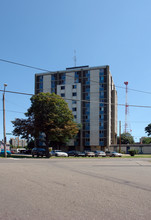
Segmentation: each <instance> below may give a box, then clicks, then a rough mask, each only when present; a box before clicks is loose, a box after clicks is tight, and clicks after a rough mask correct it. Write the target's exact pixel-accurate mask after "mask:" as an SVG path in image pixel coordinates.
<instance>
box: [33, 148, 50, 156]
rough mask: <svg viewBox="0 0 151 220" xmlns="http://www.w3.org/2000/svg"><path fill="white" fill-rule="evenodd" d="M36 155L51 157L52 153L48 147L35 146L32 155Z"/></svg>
mask: <svg viewBox="0 0 151 220" xmlns="http://www.w3.org/2000/svg"><path fill="white" fill-rule="evenodd" d="M34 156H37V157H39V156H40V157H43V156H45V157H47V158H49V157H50V156H51V154H50V153H47V151H46V149H44V148H37V147H35V148H33V149H32V157H34Z"/></svg>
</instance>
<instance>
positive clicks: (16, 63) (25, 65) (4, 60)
mask: <svg viewBox="0 0 151 220" xmlns="http://www.w3.org/2000/svg"><path fill="white" fill-rule="evenodd" d="M0 61H1V62H5V63H10V64H14V65H18V66H22V67H26V68H31V69H35V70H40V71H44V72H48V73H54V72H57V71H50V70H48V69H43V68H39V67H34V66H30V65H27V64H22V63H18V62H14V61H10V60H6V59H1V58H0ZM77 68H78V67H77ZM66 76H68V77H72V78H73V76H71V75H66ZM90 81H91V82H94V83H99V82H98V81H95V80H90ZM99 84H105V83H99ZM115 87H117V88H121V89H125V87H124V86H118V85H116V86H115ZM128 90H131V91H135V92H141V93H146V94H151V92H148V91H143V90H137V89H133V88H128Z"/></svg>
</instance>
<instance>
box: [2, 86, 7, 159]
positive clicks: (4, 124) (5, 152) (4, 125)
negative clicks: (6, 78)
mask: <svg viewBox="0 0 151 220" xmlns="http://www.w3.org/2000/svg"><path fill="white" fill-rule="evenodd" d="M6 86H7V84H4V92H3V132H4V155H5V157H7V151H6V122H5V87H6Z"/></svg>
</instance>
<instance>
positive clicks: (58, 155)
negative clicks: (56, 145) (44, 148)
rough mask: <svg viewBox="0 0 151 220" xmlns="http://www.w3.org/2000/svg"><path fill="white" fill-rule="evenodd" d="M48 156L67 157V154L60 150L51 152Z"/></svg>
mask: <svg viewBox="0 0 151 220" xmlns="http://www.w3.org/2000/svg"><path fill="white" fill-rule="evenodd" d="M50 154H51V156H56V157H68V154H67V153H66V152H63V151H61V150H52V151H51V152H50Z"/></svg>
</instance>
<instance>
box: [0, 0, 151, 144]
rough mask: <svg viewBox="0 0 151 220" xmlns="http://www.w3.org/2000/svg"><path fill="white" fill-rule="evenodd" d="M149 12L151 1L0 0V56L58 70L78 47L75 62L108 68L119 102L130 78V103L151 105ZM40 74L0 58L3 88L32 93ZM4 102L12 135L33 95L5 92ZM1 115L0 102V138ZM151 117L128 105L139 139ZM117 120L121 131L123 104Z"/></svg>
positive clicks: (0, 128)
mask: <svg viewBox="0 0 151 220" xmlns="http://www.w3.org/2000/svg"><path fill="white" fill-rule="evenodd" d="M150 10H151V1H150V0H114V1H113V0H13V1H11V0H0V59H5V60H10V61H13V62H18V63H22V64H27V65H31V66H35V67H39V68H43V69H47V70H50V71H56V70H64V69H65V68H66V67H71V66H74V59H73V57H74V50H76V56H77V66H78V65H79V66H80V65H89V66H101V65H109V66H110V70H111V74H112V76H113V80H114V83H115V85H116V89H117V92H118V103H119V104H124V103H125V89H124V88H125V86H124V82H125V81H128V82H129V85H128V88H129V90H128V104H129V105H139V106H151V102H150V100H151V86H150V85H151V67H150V63H151V28H150V24H151V13H150ZM40 72H41V71H38V70H34V69H29V68H25V67H21V66H17V65H12V64H9V63H4V62H2V61H0V76H1V77H0V79H1V80H0V90H2V89H3V84H4V83H7V84H8V86H7V91H15V92H23V93H31V94H34V75H35V73H40ZM120 87H122V88H120ZM131 89H134V90H140V91H143V92H139V91H134V90H131ZM145 92H146V93H145ZM147 92H148V93H147ZM0 94H1V100H2V92H0ZM5 105H6V132H7V133H11V132H12V130H13V127H12V124H11V121H12V120H14V119H15V118H17V117H19V118H22V117H24V114H23V113H24V112H26V110H27V108H28V107H29V106H30V96H25V95H17V94H10V93H6V104H5ZM2 113H3V112H2V101H1V104H0V122H1V123H0V139H2V138H3V114H2ZM150 115H151V108H145V107H129V114H128V127H129V129H131V130H132V133H131V134H132V135H133V136H134V140H135V141H138V140H139V138H140V137H141V136H144V135H146V134H145V132H144V128H145V126H147V125H148V124H149V123H150V122H151V118H150ZM119 120H121V122H122V131H123V129H124V121H125V108H124V107H122V106H118V121H119ZM10 137H12V136H11V135H7V139H9V138H10Z"/></svg>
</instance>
